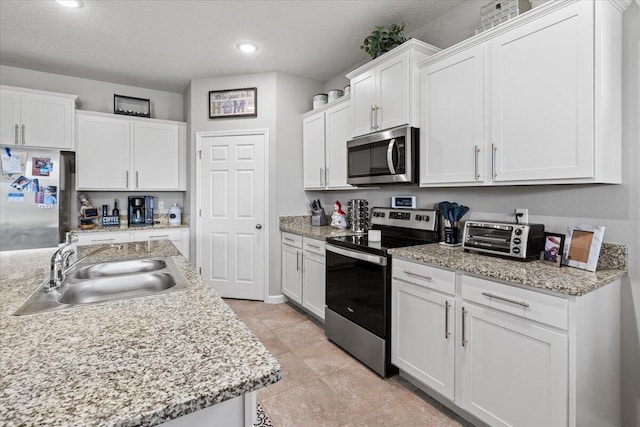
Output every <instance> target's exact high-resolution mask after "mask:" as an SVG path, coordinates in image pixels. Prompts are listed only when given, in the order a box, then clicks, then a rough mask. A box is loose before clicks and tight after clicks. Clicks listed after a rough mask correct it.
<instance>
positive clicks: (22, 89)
mask: <svg viewBox="0 0 640 427" xmlns="http://www.w3.org/2000/svg"><path fill="white" fill-rule="evenodd" d="M0 90H14V91H17V92H25V93H33V94H35V95H50V96H57V97H59V98H69V99H73V101H74V102H75V104H76V108H80V107H82V101H81V100H80V98H79V97H78V95H72V94H69V93H60V92H51V91H46V90H39V89H30V88H26V87H17V86H6V85H0Z"/></svg>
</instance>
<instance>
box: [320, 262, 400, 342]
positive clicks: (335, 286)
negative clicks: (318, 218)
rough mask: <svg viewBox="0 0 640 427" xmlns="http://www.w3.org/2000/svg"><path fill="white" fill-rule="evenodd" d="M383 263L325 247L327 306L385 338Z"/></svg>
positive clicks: (385, 269)
mask: <svg viewBox="0 0 640 427" xmlns="http://www.w3.org/2000/svg"><path fill="white" fill-rule="evenodd" d="M386 276H387V267H386V266H380V265H376V264H373V263H370V262H367V261H361V260H357V259H354V258H350V257H347V256H345V255H340V254H336V253H335V252H331V251H330V250H327V277H326V280H327V289H326V291H327V293H326V295H327V296H326V298H327V306H328V307H329V308H330V309H332V310H333V311H335V312H336V313H338V314H340V315H342V316H344V317H346V318H347V319H349V320H351V321H352V322H354V323H356V324H358V325H360V326H362V327H363V328H365V329H367V330H369V331H370V332H372V333H374V334H376V335H377V336H379V337H381V338H385V319H384V316H385V286H386Z"/></svg>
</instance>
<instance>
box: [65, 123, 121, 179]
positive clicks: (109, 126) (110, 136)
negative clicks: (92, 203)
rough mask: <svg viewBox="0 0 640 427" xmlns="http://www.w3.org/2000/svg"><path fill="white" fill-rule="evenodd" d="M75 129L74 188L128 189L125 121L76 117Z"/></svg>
mask: <svg viewBox="0 0 640 427" xmlns="http://www.w3.org/2000/svg"><path fill="white" fill-rule="evenodd" d="M77 129H78V147H77V154H76V174H77V183H78V189H83V190H126V189H128V187H129V184H130V182H131V177H130V176H129V166H130V163H129V159H130V153H129V150H130V141H131V133H130V124H129V121H126V120H119V119H110V118H106V117H92V116H84V115H78V116H77Z"/></svg>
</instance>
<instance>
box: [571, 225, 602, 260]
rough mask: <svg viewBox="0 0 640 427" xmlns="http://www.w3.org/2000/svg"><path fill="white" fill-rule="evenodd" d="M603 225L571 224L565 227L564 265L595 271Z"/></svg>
mask: <svg viewBox="0 0 640 427" xmlns="http://www.w3.org/2000/svg"><path fill="white" fill-rule="evenodd" d="M603 238H604V227H601V226H597V225H573V226H570V227H569V228H568V229H567V239H566V243H565V249H564V261H563V263H564V264H565V265H568V266H570V267H576V268H580V269H582V270H588V271H596V267H597V265H598V257H599V256H600V248H601V247H602V239H603Z"/></svg>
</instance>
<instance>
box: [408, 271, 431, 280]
mask: <svg viewBox="0 0 640 427" xmlns="http://www.w3.org/2000/svg"><path fill="white" fill-rule="evenodd" d="M404 274H406V275H408V276H413V277H419V278H421V279H424V280H433V277H431V276H423V275H421V274H416V273H412V272H410V271H407V270H404Z"/></svg>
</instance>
